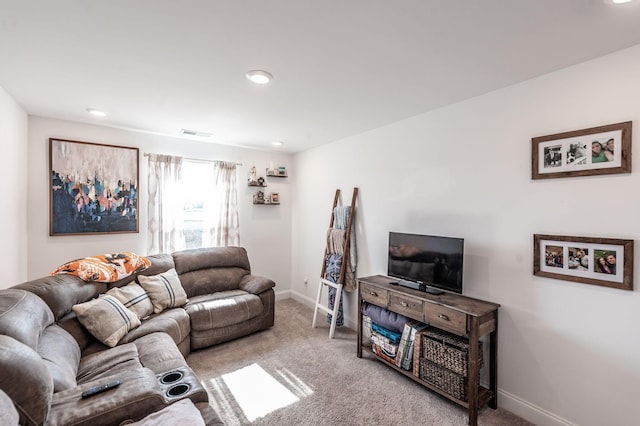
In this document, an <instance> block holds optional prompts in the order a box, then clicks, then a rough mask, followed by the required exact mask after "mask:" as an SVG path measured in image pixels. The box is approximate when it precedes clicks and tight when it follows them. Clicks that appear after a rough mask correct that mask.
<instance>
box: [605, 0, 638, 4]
mask: <svg viewBox="0 0 640 426" xmlns="http://www.w3.org/2000/svg"><path fill="white" fill-rule="evenodd" d="M632 1H633V0H605V3H613V4H624V3H630V2H632Z"/></svg>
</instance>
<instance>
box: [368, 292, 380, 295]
mask: <svg viewBox="0 0 640 426" xmlns="http://www.w3.org/2000/svg"><path fill="white" fill-rule="evenodd" d="M369 294H370V295H372V296H377V295H378V293H376V292H375V291H370V292H369Z"/></svg>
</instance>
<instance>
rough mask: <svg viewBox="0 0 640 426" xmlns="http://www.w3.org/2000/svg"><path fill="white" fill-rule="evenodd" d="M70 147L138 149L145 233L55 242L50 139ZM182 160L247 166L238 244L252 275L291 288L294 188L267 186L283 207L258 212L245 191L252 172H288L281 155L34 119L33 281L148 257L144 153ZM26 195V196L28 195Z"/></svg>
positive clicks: (273, 182)
mask: <svg viewBox="0 0 640 426" xmlns="http://www.w3.org/2000/svg"><path fill="white" fill-rule="evenodd" d="M51 137H54V138H60V139H69V140H76V141H84V142H95V143H102V144H110V145H120V146H128V147H137V148H139V149H140V153H139V155H140V183H139V187H140V199H139V207H140V208H139V212H140V219H139V220H140V226H139V229H140V232H139V233H135V234H114V235H81V236H55V237H51V236H49V179H48V174H49V138H51ZM147 152H150V153H159V154H171V155H181V156H184V157H187V158H197V159H203V160H226V161H237V162H241V163H243V165H242V166H241V167H239V168H238V184H239V188H238V189H239V190H238V203H239V209H240V244H241V245H242V246H244V247H245V248H246V249H247V252H248V254H249V260H250V262H251V268H252V272H253V273H255V274H258V275H263V276H266V277H269V278H271V279H273V280H274V281H275V282H276V284H277V286H276V291H277V292H283V291H288V290H289V288H290V284H289V283H290V271H291V263H290V262H291V244H290V241H291V195H290V194H291V185H290V182H289V179H271V178H270V179H268V182H267V183H268V187H267V188H265V191H267V192H280V200H281V201H280V202H281V204H280V205H279V206H260V205H253V204H252V196H253V193H254V192H256V190H255V189H254V188H249V187H248V186H247V185H246V182H247V177H248V173H249V172H248V171H249V169H250V168H251V166H253V165H255V166H256V168H257V169H258V173H259V174H262V175H264V170H265V169H266V168H267V167H268V166H269V164H270V162H273V163H274V165H275V166H280V165H282V166H286V167H287V169H289V174H290V175H292V176H295V171H294V170H291V161H292V157H291V155H290V154H283V153H280V152H276V151H258V150H250V149H243V148H237V147H231V146H225V145H217V144H210V143H204V142H199V141H190V140H185V139H178V138H170V137H163V136H157V135H152V134H145V133H137V132H130V131H125V130H119V129H114V128H109V127H104V126H93V125H88V124H81V123H74V122H69V121H61V120H53V119H46V118H41V117H30V118H29V180H28V186H27V190H26V194H27V196H28V202H29V209H28V213H27V214H28V221H29V244H28V247H29V248H28V259H29V265H28V277H29V279H34V278H37V277H41V276H43V275H46V274H48V273H49V272H50V271H52V270H53V269H54V268H55V267H56V266H58V265H60V264H62V263H64V262H66V261H69V260H72V259H76V258H79V257H84V256H91V255H96V254H101V253H108V252H111V251H118V250H128V251H133V252H136V253H139V254H146V236H147V231H146V218H147V200H148V198H147V158H146V157H144V153H147ZM23 191H24V189H23Z"/></svg>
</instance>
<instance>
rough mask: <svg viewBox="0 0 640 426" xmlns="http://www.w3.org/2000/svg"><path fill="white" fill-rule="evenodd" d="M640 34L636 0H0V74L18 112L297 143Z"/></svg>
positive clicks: (521, 76)
mask: <svg viewBox="0 0 640 426" xmlns="http://www.w3.org/2000/svg"><path fill="white" fill-rule="evenodd" d="M639 43H640V1H638V0H637V1H635V2H633V3H630V4H626V5H621V6H612V5H608V4H605V0H388V1H382V0H381V1H376V0H227V1H223V0H180V1H177V0H107V1H102V2H98V1H97V0H90V1H88V0H56V1H51V0H38V1H35V0H0V87H2V88H4V89H5V90H6V91H7V92H8V93H9V94H10V95H11V96H12V97H13V98H14V99H15V100H16V102H18V104H20V105H21V106H22V107H23V108H24V110H25V111H26V112H27V113H29V114H31V115H38V116H44V117H52V118H58V119H65V120H73V121H80V122H89V123H94V124H101V125H106V126H115V127H120V128H127V129H134V130H140V131H146V132H152V133H158V134H166V135H170V136H180V130H181V129H183V128H184V129H191V130H197V131H202V132H209V133H212V134H213V136H212V137H210V138H207V139H201V138H196V139H198V140H206V141H210V142H214V143H222V144H231V145H238V146H245V147H252V148H260V149H274V148H272V147H271V145H270V142H272V141H274V140H279V141H283V142H284V146H282V147H281V148H278V149H280V150H282V151H286V152H298V151H302V150H305V149H308V148H310V147H313V146H317V145H321V144H325V143H330V142H332V141H336V140H339V139H342V138H345V137H348V136H350V135H354V134H358V133H361V132H363V131H366V130H370V129H373V128H377V127H380V126H383V125H386V124H389V123H392V122H394V121H398V120H401V119H403V118H407V117H411V116H414V115H417V114H421V113H423V112H426V111H429V110H432V109H434V108H438V107H441V106H444V105H448V104H451V103H454V102H458V101H461V100H464V99H468V98H470V97H473V96H477V95H480V94H483V93H486V92H488V91H491V90H494V89H498V88H501V87H505V86H508V85H512V84H514V83H518V82H520V81H524V80H527V79H530V78H532V77H535V76H538V75H541V74H545V73H549V72H552V71H554V70H558V69H561V68H564V67H567V66H570V65H572V64H576V63H579V62H583V61H585V60H588V59H591V58H595V57H598V56H602V55H604V54H607V53H610V52H614V51H616V50H620V49H623V48H626V47H630V46H633V45H636V44H639ZM611 65H612V66H615V64H611ZM252 69H264V70H267V71H269V72H271V73H272V74H273V75H274V76H275V79H274V80H273V82H272V83H271V84H270V85H267V86H257V85H255V84H253V83H250V82H249V81H248V80H247V79H246V78H245V73H246V72H247V71H248V70H252ZM86 108H98V109H102V110H105V111H107V112H108V113H109V115H108V117H107V118H103V119H98V118H94V117H92V116H90V115H88V114H87V112H86ZM192 139H193V138H192Z"/></svg>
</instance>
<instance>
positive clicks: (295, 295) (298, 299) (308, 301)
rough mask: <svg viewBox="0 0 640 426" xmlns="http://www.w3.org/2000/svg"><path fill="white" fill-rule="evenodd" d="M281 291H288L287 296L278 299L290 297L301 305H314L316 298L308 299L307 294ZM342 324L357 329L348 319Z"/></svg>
mask: <svg viewBox="0 0 640 426" xmlns="http://www.w3.org/2000/svg"><path fill="white" fill-rule="evenodd" d="M282 293H288V296H287V297H280V299H287V298H291V299H293V300H295V301H296V302H300V303H302V304H303V305H305V306H308V307H309V308H311V309H313V308H315V307H316V300H315V299H310V298H308V297H307V296H305V295H303V294H300V293H298V292H297V291H294V290H287V291H283V292H282ZM276 300H279V298H278V293H277V292H276ZM345 319H346V318H345ZM344 326H346V327H348V328H350V329H352V330H357V329H358V324H357V323H355V322H354V321H350V320H348V321H345V325H344Z"/></svg>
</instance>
